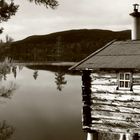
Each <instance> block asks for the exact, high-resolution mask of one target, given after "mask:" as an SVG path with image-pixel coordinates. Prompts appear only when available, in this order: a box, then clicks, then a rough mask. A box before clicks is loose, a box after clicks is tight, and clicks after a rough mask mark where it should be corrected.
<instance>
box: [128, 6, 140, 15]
mask: <svg viewBox="0 0 140 140" xmlns="http://www.w3.org/2000/svg"><path fill="white" fill-rule="evenodd" d="M133 6H134V12H133V13H131V14H130V15H131V16H133V17H140V12H139V11H138V10H139V4H133Z"/></svg>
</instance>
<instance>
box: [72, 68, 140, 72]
mask: <svg viewBox="0 0 140 140" xmlns="http://www.w3.org/2000/svg"><path fill="white" fill-rule="evenodd" d="M74 70H78V71H94V72H97V71H133V72H140V68H77V69H74Z"/></svg>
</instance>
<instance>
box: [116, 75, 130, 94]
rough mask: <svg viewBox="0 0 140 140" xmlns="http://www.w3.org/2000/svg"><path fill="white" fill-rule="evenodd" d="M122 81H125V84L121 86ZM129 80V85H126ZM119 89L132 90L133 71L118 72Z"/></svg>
mask: <svg viewBox="0 0 140 140" xmlns="http://www.w3.org/2000/svg"><path fill="white" fill-rule="evenodd" d="M121 74H123V76H122V77H123V78H121ZM127 74H129V79H127V78H126V75H127ZM120 82H123V86H121V84H120ZM127 82H128V87H126V83H127ZM118 89H120V90H130V91H132V73H131V72H119V73H118Z"/></svg>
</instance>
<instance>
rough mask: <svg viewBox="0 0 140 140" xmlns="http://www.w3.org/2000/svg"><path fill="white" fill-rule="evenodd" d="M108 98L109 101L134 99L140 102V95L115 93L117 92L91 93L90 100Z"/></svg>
mask: <svg viewBox="0 0 140 140" xmlns="http://www.w3.org/2000/svg"><path fill="white" fill-rule="evenodd" d="M92 99H94V100H96V99H97V100H110V101H136V102H140V95H127V94H126V95H124V94H123V95H121V94H119V95H117V94H110V93H106V94H91V100H92Z"/></svg>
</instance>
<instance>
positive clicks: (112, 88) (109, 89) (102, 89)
mask: <svg viewBox="0 0 140 140" xmlns="http://www.w3.org/2000/svg"><path fill="white" fill-rule="evenodd" d="M116 89H117V85H111V86H108V85H91V91H92V92H98V91H100V92H111V93H112V92H116Z"/></svg>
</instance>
